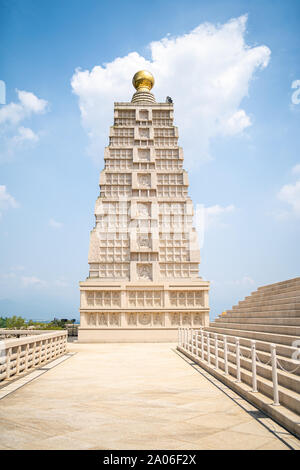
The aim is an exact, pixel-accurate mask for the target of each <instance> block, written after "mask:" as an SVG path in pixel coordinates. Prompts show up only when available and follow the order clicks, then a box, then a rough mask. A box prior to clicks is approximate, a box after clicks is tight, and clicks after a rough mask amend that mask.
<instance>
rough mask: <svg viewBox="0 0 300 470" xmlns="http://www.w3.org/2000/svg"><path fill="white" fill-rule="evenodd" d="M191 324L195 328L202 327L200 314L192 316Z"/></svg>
mask: <svg viewBox="0 0 300 470" xmlns="http://www.w3.org/2000/svg"><path fill="white" fill-rule="evenodd" d="M193 324H194V325H195V326H200V325H202V315H201V314H200V313H195V314H194V315H193Z"/></svg>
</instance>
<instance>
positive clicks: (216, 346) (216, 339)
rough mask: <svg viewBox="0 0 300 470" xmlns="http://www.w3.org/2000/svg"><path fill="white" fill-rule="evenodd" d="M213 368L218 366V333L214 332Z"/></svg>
mask: <svg viewBox="0 0 300 470" xmlns="http://www.w3.org/2000/svg"><path fill="white" fill-rule="evenodd" d="M215 361H216V362H215V369H218V367H219V349H218V334H217V333H215Z"/></svg>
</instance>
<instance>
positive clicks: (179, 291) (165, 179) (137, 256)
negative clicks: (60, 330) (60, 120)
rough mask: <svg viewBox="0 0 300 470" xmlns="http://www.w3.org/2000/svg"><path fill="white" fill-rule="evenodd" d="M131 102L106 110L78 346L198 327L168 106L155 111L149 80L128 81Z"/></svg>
mask: <svg viewBox="0 0 300 470" xmlns="http://www.w3.org/2000/svg"><path fill="white" fill-rule="evenodd" d="M133 85H134V87H135V88H136V90H137V91H136V92H135V93H134V95H133V97H132V100H131V102H129V103H115V104H114V125H113V126H112V127H111V128H110V133H109V145H108V147H106V148H105V151H104V160H105V168H104V170H103V171H102V172H101V174H100V195H99V197H98V199H97V201H96V206H95V217H96V223H95V227H94V228H93V230H92V231H91V236H90V249H89V265H90V271H89V277H88V278H87V279H86V281H84V282H81V283H80V328H79V341H82V342H144V341H150V342H156V341H175V340H176V339H177V328H178V327H179V326H186V327H195V328H197V327H199V326H200V325H208V321H209V306H208V305H209V304H208V291H209V282H208V281H204V280H202V278H201V277H199V274H198V268H199V262H200V252H199V244H198V238H197V233H196V230H195V228H193V204H192V201H191V199H190V198H189V196H188V175H187V173H186V171H185V170H183V168H182V164H183V151H182V148H181V147H179V146H178V142H177V141H178V129H177V127H175V126H174V124H173V103H172V100H171V99H170V98H169V97H168V98H167V100H166V101H167V102H166V103H156V101H155V98H154V95H153V94H152V93H151V92H150V90H151V89H152V87H153V85H154V78H153V76H152V75H151V74H150V73H149V72H146V71H140V72H137V73H136V74H135V75H134V77H133Z"/></svg>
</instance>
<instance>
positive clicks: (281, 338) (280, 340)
mask: <svg viewBox="0 0 300 470" xmlns="http://www.w3.org/2000/svg"><path fill="white" fill-rule="evenodd" d="M208 328H209V331H214V332H215V333H220V334H223V335H230V336H239V337H240V336H242V337H244V338H250V339H255V340H260V341H267V342H270V343H275V344H283V345H286V346H290V347H293V346H292V343H293V342H294V341H298V340H299V336H292V335H282V334H274V333H269V332H260V331H248V330H244V329H240V330H238V329H234V328H228V326H227V327H226V328H224V327H219V326H211V325H210V326H209V327H206V330H208Z"/></svg>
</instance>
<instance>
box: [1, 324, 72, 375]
mask: <svg viewBox="0 0 300 470" xmlns="http://www.w3.org/2000/svg"><path fill="white" fill-rule="evenodd" d="M3 331H6V332H7V334H8V335H12V334H16V335H22V336H23V335H25V337H22V338H9V339H4V340H0V383H1V382H2V381H3V380H8V379H10V378H11V377H12V376H16V375H18V374H21V373H24V372H27V371H30V370H33V369H34V368H37V367H40V366H42V365H44V364H47V363H48V362H49V361H52V360H53V359H56V358H57V357H58V356H62V355H63V354H64V353H65V352H66V350H67V336H68V333H67V331H66V330H59V331H51V332H49V331H46V332H45V331H39V332H37V331H30V333H31V335H30V336H27V335H28V333H29V331H28V330H1V334H2V333H3Z"/></svg>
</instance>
